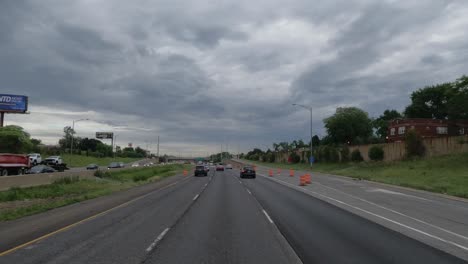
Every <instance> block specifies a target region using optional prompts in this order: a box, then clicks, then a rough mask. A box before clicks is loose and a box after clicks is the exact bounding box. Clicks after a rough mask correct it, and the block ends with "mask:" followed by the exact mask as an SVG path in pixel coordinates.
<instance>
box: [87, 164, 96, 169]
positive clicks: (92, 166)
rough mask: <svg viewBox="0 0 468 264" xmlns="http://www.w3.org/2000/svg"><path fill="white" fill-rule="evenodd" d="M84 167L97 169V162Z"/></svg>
mask: <svg viewBox="0 0 468 264" xmlns="http://www.w3.org/2000/svg"><path fill="white" fill-rule="evenodd" d="M86 169H87V170H97V169H99V165H97V164H89V165H88V166H86Z"/></svg>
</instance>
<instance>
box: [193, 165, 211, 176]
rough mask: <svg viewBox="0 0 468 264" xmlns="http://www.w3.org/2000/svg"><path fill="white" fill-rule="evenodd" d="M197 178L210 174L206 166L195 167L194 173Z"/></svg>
mask: <svg viewBox="0 0 468 264" xmlns="http://www.w3.org/2000/svg"><path fill="white" fill-rule="evenodd" d="M194 174H195V177H197V176H208V172H207V171H206V169H205V166H203V165H200V166H196V167H195V171H194Z"/></svg>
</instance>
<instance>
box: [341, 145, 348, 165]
mask: <svg viewBox="0 0 468 264" xmlns="http://www.w3.org/2000/svg"><path fill="white" fill-rule="evenodd" d="M340 154H341V162H348V161H349V148H348V146H347V145H345V146H343V147H342V148H341V150H340Z"/></svg>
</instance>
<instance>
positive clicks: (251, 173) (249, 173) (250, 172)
mask: <svg viewBox="0 0 468 264" xmlns="http://www.w3.org/2000/svg"><path fill="white" fill-rule="evenodd" d="M256 176H257V175H256V172H255V169H254V168H253V167H252V166H245V167H243V168H242V169H241V172H240V177H241V178H252V179H255V178H256Z"/></svg>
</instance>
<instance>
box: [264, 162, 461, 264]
mask: <svg viewBox="0 0 468 264" xmlns="http://www.w3.org/2000/svg"><path fill="white" fill-rule="evenodd" d="M258 169H259V172H261V173H263V174H265V175H268V172H269V169H268V168H266V167H259V168H258ZM274 172H275V174H274V178H276V179H280V180H282V181H285V182H288V183H290V184H297V183H298V177H297V176H296V177H294V178H291V177H289V176H288V175H287V174H288V171H287V170H286V171H284V170H283V171H282V173H281V174H280V175H278V174H277V173H276V172H277V171H276V170H275V171H274ZM308 173H311V172H308ZM302 174H303V172H301V171H297V172H296V175H302ZM306 188H307V189H310V190H313V191H317V192H320V193H322V194H326V195H329V196H331V197H333V198H339V199H344V200H345V201H352V202H353V204H359V205H362V206H364V207H365V208H369V209H371V210H372V211H375V212H378V213H382V214H384V215H389V216H391V217H392V218H395V219H402V220H403V221H405V222H408V223H409V224H411V225H413V223H414V224H415V225H417V226H421V227H422V228H424V229H425V231H428V232H430V233H433V234H436V235H437V236H441V237H444V238H447V239H449V240H451V241H454V242H455V243H458V244H460V245H463V246H465V247H468V203H467V202H466V201H463V200H461V199H451V198H446V197H442V196H440V195H436V194H432V193H427V192H421V191H417V190H409V189H404V188H399V187H393V186H389V185H384V184H379V183H373V182H368V181H357V180H353V179H350V178H347V177H340V176H334V175H327V174H321V173H317V172H312V185H310V186H307V187H306ZM465 254H466V253H465ZM467 257H468V254H467Z"/></svg>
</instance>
